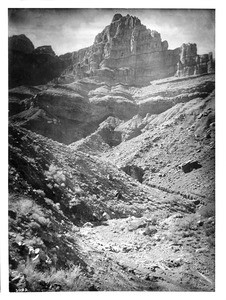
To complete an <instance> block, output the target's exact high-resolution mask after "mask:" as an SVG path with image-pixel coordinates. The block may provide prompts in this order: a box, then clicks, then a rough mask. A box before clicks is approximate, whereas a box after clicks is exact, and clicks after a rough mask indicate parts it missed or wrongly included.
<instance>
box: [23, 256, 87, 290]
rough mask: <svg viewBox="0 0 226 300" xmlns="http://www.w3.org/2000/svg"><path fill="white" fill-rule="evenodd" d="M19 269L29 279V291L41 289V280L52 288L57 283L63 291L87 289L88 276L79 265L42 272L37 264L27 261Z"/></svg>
mask: <svg viewBox="0 0 226 300" xmlns="http://www.w3.org/2000/svg"><path fill="white" fill-rule="evenodd" d="M17 271H18V272H20V273H22V274H24V275H25V276H26V280H27V286H28V291H32V292H36V291H40V286H39V283H40V282H44V283H45V284H46V286H48V287H49V289H50V290H51V286H53V285H54V284H57V285H59V286H61V290H63V291H82V290H85V288H86V286H87V284H86V282H87V281H86V278H85V275H84V274H83V273H82V271H81V268H80V267H79V266H72V267H71V268H70V269H65V270H55V268H52V269H51V270H50V271H46V272H40V271H38V270H37V269H36V267H35V264H33V263H32V262H31V261H29V260H28V261H27V262H26V263H24V264H20V265H19V266H18V268H17Z"/></svg>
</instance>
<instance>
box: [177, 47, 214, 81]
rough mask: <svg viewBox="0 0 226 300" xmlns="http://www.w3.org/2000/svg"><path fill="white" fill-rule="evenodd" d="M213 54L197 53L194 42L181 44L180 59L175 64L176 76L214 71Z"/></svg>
mask: <svg viewBox="0 0 226 300" xmlns="http://www.w3.org/2000/svg"><path fill="white" fill-rule="evenodd" d="M214 71H215V62H214V59H213V54H212V52H210V53H209V54H203V55H198V54H197V45H196V44H191V43H188V44H183V45H182V46H181V47H180V60H179V62H178V64H177V73H176V75H177V76H178V77H181V76H190V75H201V74H207V73H214Z"/></svg>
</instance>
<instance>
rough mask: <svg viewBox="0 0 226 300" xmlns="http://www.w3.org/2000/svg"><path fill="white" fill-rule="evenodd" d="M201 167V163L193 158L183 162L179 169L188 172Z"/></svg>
mask: <svg viewBox="0 0 226 300" xmlns="http://www.w3.org/2000/svg"><path fill="white" fill-rule="evenodd" d="M201 167H202V165H201V164H200V163H199V162H198V161H197V160H195V161H188V162H186V163H184V164H183V165H182V166H181V169H182V170H183V172H184V173H189V172H191V171H193V170H196V169H199V168H201Z"/></svg>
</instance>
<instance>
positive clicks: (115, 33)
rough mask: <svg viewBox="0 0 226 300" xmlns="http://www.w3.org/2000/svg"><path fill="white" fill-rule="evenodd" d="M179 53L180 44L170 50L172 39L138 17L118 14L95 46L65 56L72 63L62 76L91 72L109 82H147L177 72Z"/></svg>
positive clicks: (87, 74) (77, 76)
mask: <svg viewBox="0 0 226 300" xmlns="http://www.w3.org/2000/svg"><path fill="white" fill-rule="evenodd" d="M179 53H180V49H179V48H177V49H175V50H168V42H167V41H162V39H161V36H160V34H159V33H158V32H157V31H155V30H150V29H147V28H146V26H144V25H142V24H141V21H140V20H139V19H138V18H137V17H133V16H130V15H126V16H122V15H121V14H116V15H115V16H114V17H113V19H112V22H111V24H110V25H109V26H107V27H105V28H104V30H103V31H102V32H101V33H99V34H98V35H97V36H96V38H95V40H94V44H93V45H92V46H91V47H88V48H85V49H81V50H79V51H78V52H73V53H71V54H65V55H64V56H63V57H62V58H64V59H65V60H71V63H72V64H71V66H70V67H69V68H68V69H67V70H66V71H65V73H64V74H63V76H62V78H61V79H60V80H65V79H67V80H69V81H70V80H72V79H70V78H73V80H74V78H83V77H90V76H91V77H94V78H95V79H97V80H99V81H108V82H109V83H117V82H120V83H125V84H138V85H143V84H146V83H149V82H150V80H154V79H158V78H163V77H168V76H172V75H174V74H175V73H176V70H177V63H178V61H179Z"/></svg>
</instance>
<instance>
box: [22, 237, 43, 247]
mask: <svg viewBox="0 0 226 300" xmlns="http://www.w3.org/2000/svg"><path fill="white" fill-rule="evenodd" d="M24 244H26V245H27V246H32V247H34V248H36V247H41V246H43V244H44V243H43V241H42V239H41V238H40V237H36V236H34V237H33V238H32V239H25V240H24Z"/></svg>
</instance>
